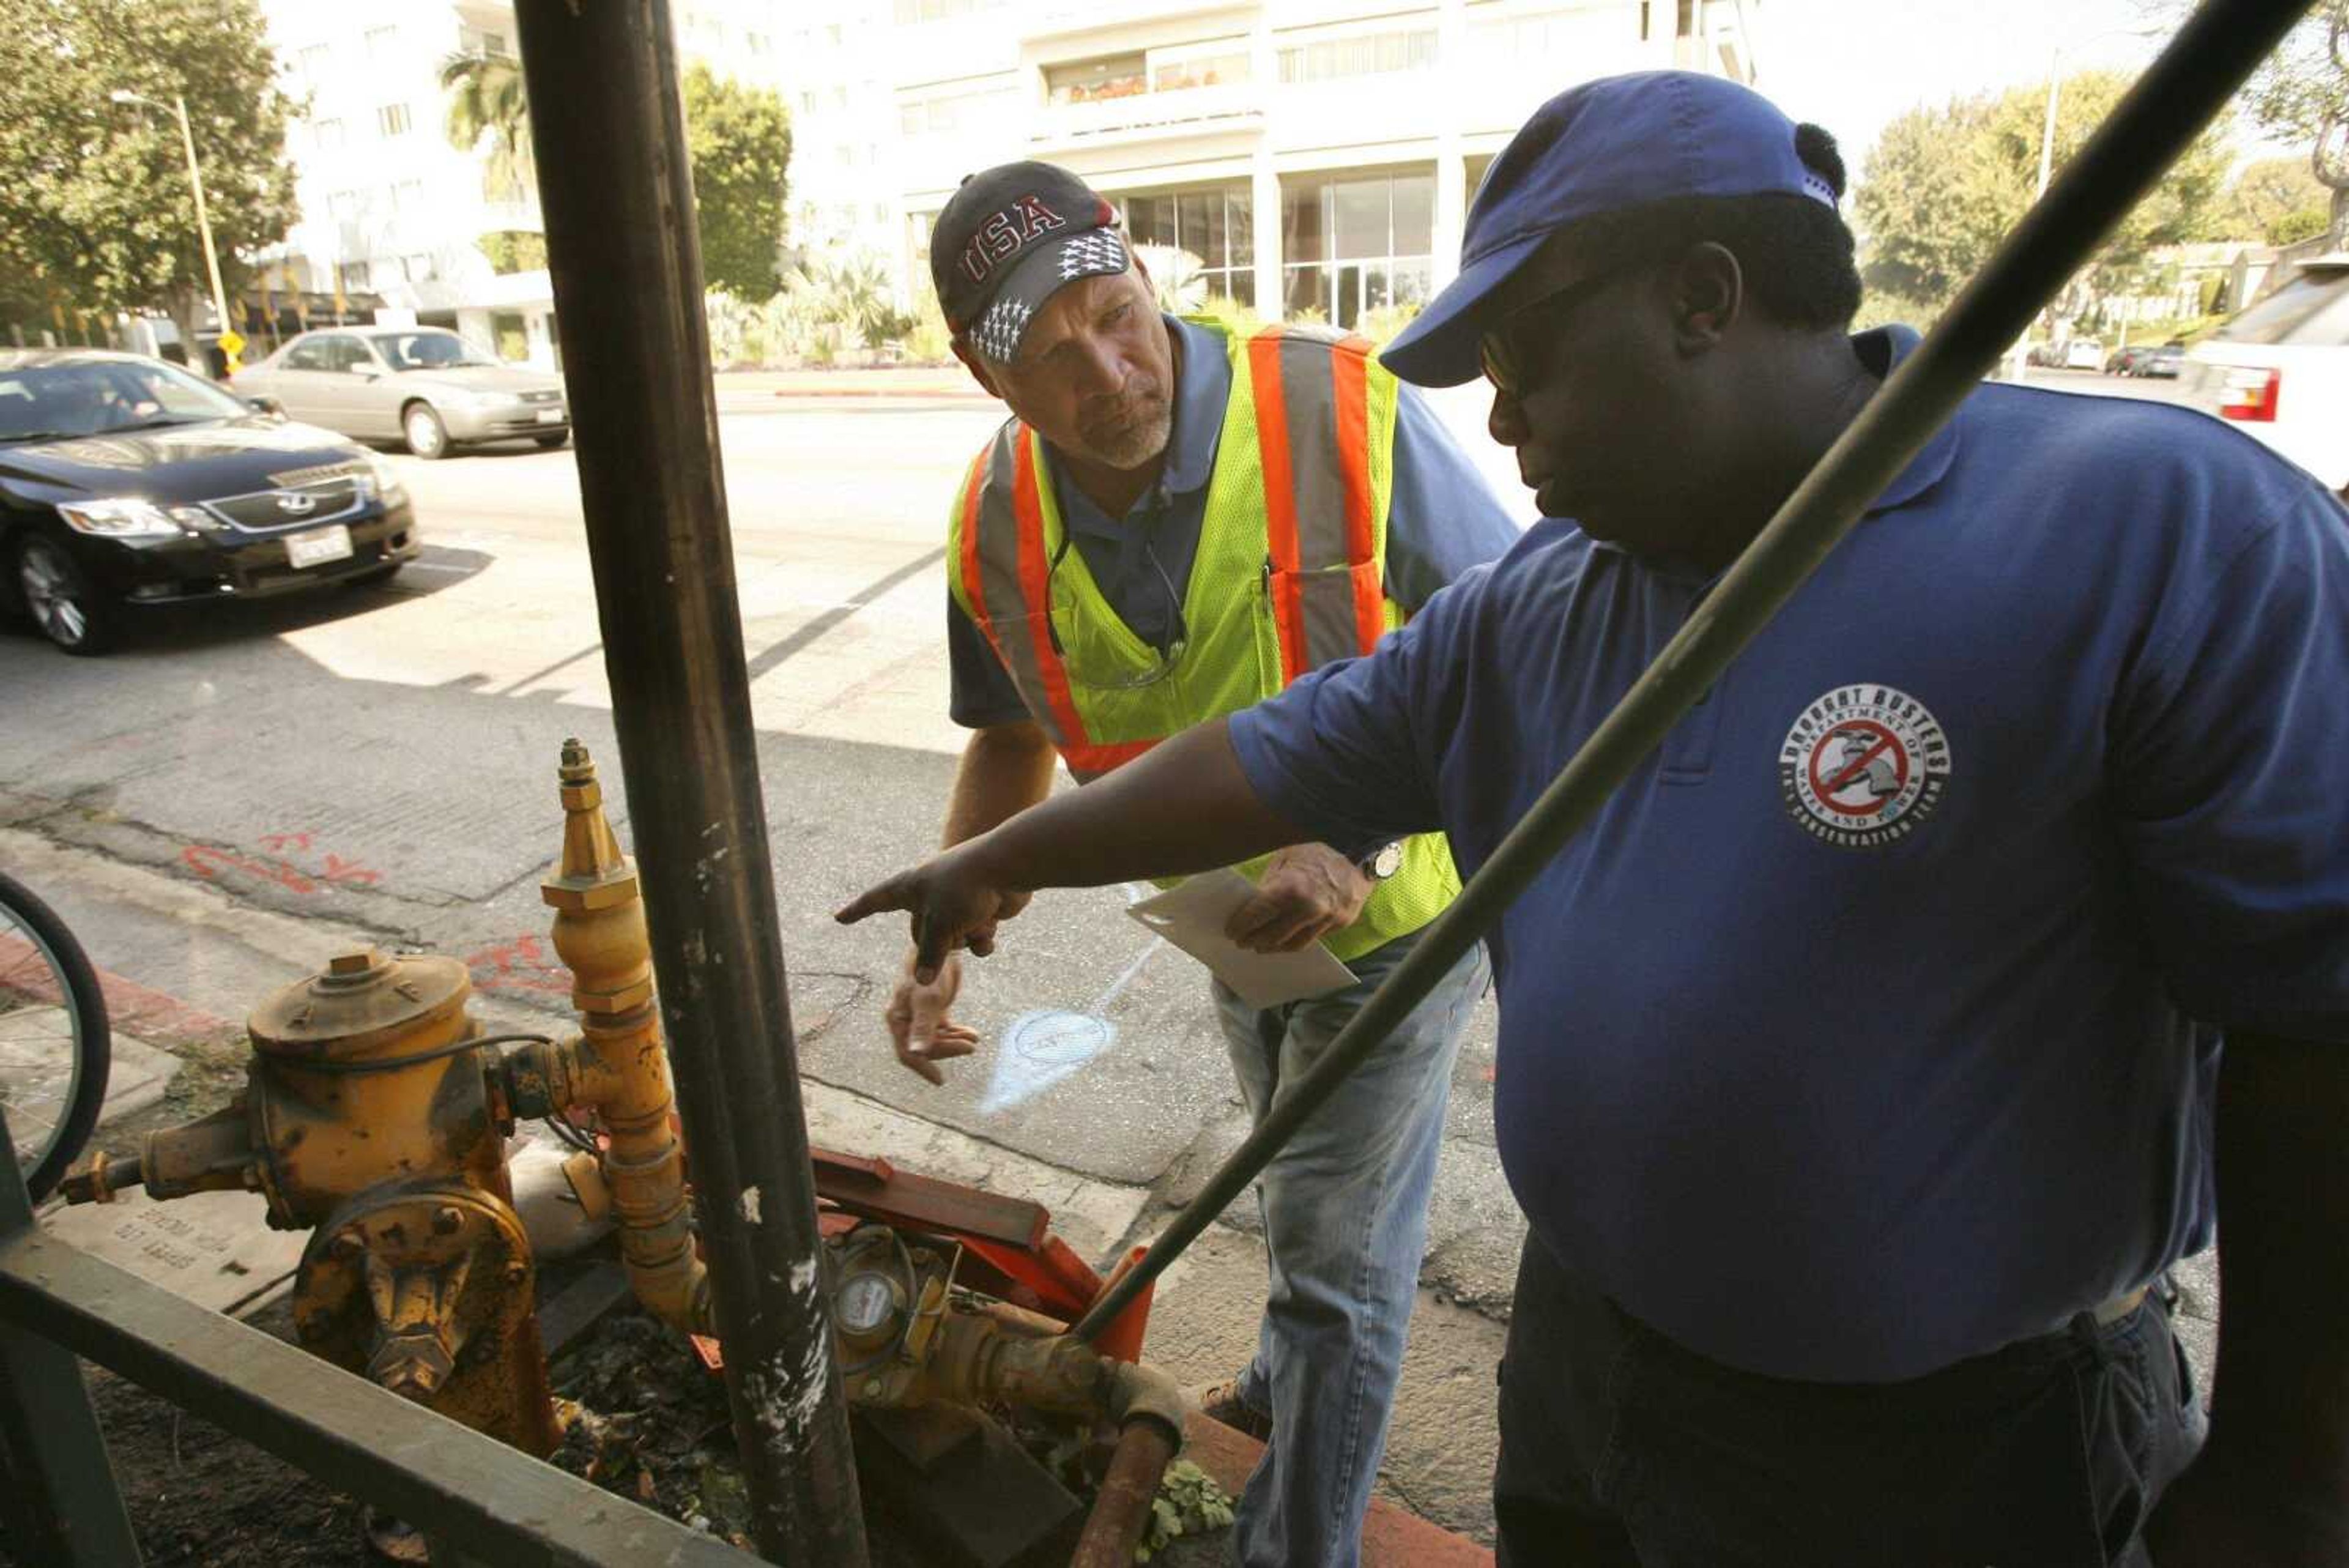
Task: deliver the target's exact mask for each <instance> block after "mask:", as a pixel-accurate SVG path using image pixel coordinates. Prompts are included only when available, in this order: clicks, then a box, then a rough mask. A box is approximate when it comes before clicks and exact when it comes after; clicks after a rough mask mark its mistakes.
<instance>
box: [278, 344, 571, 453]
mask: <svg viewBox="0 0 2349 1568" xmlns="http://www.w3.org/2000/svg"><path fill="white" fill-rule="evenodd" d="M235 385H236V389H237V390H238V391H239V392H241V393H244V394H246V395H248V396H256V397H269V398H274V399H276V400H277V401H278V402H280V403H281V404H283V405H284V406H285V412H286V414H287V415H288V417H290V418H293V419H296V420H302V421H306V422H308V423H310V424H314V425H323V426H325V427H326V429H327V430H330V431H341V432H342V433H343V434H345V435H347V436H356V437H357V438H359V439H361V440H364V441H406V442H407V443H408V450H409V451H410V452H414V453H415V454H416V455H417V456H419V457H423V458H440V457H446V456H448V455H449V454H450V452H453V451H455V450H456V449H457V448H459V447H460V446H472V445H477V444H479V443H481V442H484V441H536V442H537V443H538V444H539V445H540V446H543V447H549V448H553V447H558V446H561V445H562V444H563V443H564V441H569V440H570V439H571V405H570V403H569V401H568V400H566V399H565V398H564V395H563V379H562V378H561V377H559V376H551V375H548V374H547V373H546V372H545V371H543V370H530V369H523V368H522V367H520V366H515V365H506V364H501V363H500V362H499V361H497V360H495V359H493V358H490V357H489V356H488V355H487V354H484V353H483V352H481V350H480V349H478V348H474V347H473V346H472V345H471V344H470V343H468V342H466V341H465V340H464V339H463V338H462V337H458V336H457V334H455V333H454V332H450V331H447V330H445V329H443V328H441V327H328V328H326V329H324V330H321V331H316V332H305V333H304V334H302V336H300V337H296V338H294V339H292V340H291V341H290V342H288V343H286V344H285V346H284V347H283V348H279V349H278V350H277V352H276V353H274V354H272V355H271V356H269V358H266V359H264V360H262V361H260V362H259V363H258V364H255V365H253V366H251V367H249V368H247V369H243V370H239V371H238V372H237V373H236V377H235Z"/></svg>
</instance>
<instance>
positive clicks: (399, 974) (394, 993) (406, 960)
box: [245, 948, 473, 1062]
mask: <svg viewBox="0 0 2349 1568" xmlns="http://www.w3.org/2000/svg"><path fill="white" fill-rule="evenodd" d="M472 992H473V982H472V979H471V975H469V974H468V973H467V972H466V970H465V966H464V965H463V964H461V963H460V962H458V961H456V960H455V959H452V958H438V957H433V956H430V955H412V956H408V957H402V958H390V957H387V956H386V955H385V954H384V953H383V951H382V950H379V949H377V948H361V949H356V950H352V951H349V952H343V953H337V954H336V955H335V956H334V958H333V959H331V960H329V961H328V962H327V965H326V971H325V972H323V973H320V974H315V975H312V976H311V977H310V978H309V979H307V980H302V981H295V982H294V983H293V984H291V985H287V986H284V987H281V988H279V989H278V990H277V991H275V992H272V993H271V994H270V995H269V997H268V998H267V999H266V1000H264V1002H262V1004H261V1005H260V1006H259V1007H256V1008H254V1010H253V1012H252V1015H251V1016H250V1017H249V1018H247V1019H246V1021H245V1027H246V1029H247V1030H248V1031H249V1032H250V1033H252V1035H253V1044H254V1049H255V1050H257V1051H259V1052H261V1053H262V1054H264V1055H272V1056H285V1057H290V1058H295V1059H297V1060H298V1059H303V1058H323V1059H325V1060H327V1061H343V1062H348V1061H362V1060H365V1059H367V1058H368V1057H370V1056H378V1055H380V1056H393V1055H398V1054H403V1053H404V1052H406V1051H410V1050H415V1049H417V1048H419V1042H418V1041H415V1040H410V1039H408V1038H407V1036H408V1035H409V1034H411V1033H416V1032H418V1031H420V1030H422V1029H424V1028H426V1027H427V1026H428V1025H429V1024H430V1023H435V1022H440V1021H445V1020H449V1019H453V1018H454V1017H455V1016H456V1015H458V1014H460V1013H461V1012H463V1011H464V1008H465V1000H466V998H467V997H469V996H471V994H472ZM444 1038H447V1039H453V1038H455V1036H454V1035H453V1034H450V1035H447V1036H444Z"/></svg>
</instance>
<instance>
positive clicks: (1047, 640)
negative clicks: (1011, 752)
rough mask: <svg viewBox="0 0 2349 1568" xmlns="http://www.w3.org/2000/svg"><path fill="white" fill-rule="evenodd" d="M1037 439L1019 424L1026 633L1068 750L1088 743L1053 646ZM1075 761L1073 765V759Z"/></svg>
mask: <svg viewBox="0 0 2349 1568" xmlns="http://www.w3.org/2000/svg"><path fill="white" fill-rule="evenodd" d="M1036 440H1037V438H1036V437H1035V436H1034V435H1033V434H1032V433H1030V431H1029V430H1028V427H1027V426H1025V425H1022V426H1020V427H1019V435H1018V437H1017V439H1016V441H1015V442H1014V447H1013V452H1012V464H1013V466H1012V480H1011V509H1012V515H1013V516H1015V517H1017V518H1018V519H1019V591H1020V594H1021V597H1024V598H1026V599H1027V601H1028V636H1029V639H1030V645H1031V647H1032V649H1033V651H1034V654H1035V659H1036V673H1037V675H1038V676H1039V677H1040V679H1041V680H1042V681H1043V684H1044V698H1045V701H1047V702H1048V703H1049V704H1050V707H1051V716H1052V722H1053V727H1054V728H1056V729H1057V730H1058V731H1059V732H1060V733H1061V752H1062V753H1064V754H1067V753H1073V752H1074V751H1075V750H1076V749H1078V748H1081V747H1084V746H1086V744H1087V742H1086V739H1085V722H1084V720H1083V719H1081V718H1080V717H1079V716H1078V714H1077V704H1076V701H1075V699H1073V698H1071V696H1070V695H1069V670H1068V666H1066V665H1065V664H1063V663H1061V652H1060V649H1056V648H1054V647H1053V646H1052V632H1051V626H1052V563H1051V561H1050V558H1049V557H1048V556H1046V554H1045V552H1044V504H1043V502H1042V501H1041V500H1040V498H1039V497H1038V495H1037V493H1036ZM1073 765H1075V764H1074V763H1073V762H1072V763H1071V766H1073Z"/></svg>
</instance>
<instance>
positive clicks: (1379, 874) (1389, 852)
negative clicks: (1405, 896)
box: [1354, 838, 1402, 882]
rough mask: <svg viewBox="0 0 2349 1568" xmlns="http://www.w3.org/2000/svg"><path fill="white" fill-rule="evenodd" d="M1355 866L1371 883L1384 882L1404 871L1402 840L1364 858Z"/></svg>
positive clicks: (1397, 840)
mask: <svg viewBox="0 0 2349 1568" xmlns="http://www.w3.org/2000/svg"><path fill="white" fill-rule="evenodd" d="M1354 864H1355V866H1356V867H1358V868H1360V870H1361V873H1362V875H1363V876H1365V877H1369V878H1370V879H1371V881H1373V882H1383V881H1385V880H1386V879H1387V878H1388V877H1392V876H1393V875H1394V874H1395V873H1396V872H1398V871H1400V870H1402V839H1400V838H1398V839H1396V840H1395V841H1394V842H1393V843H1392V844H1390V845H1387V846H1384V847H1382V848H1380V849H1378V850H1375V851H1373V852H1372V853H1371V854H1369V855H1365V856H1363V857H1362V858H1361V859H1360V860H1358V861H1356V862H1355V863H1354Z"/></svg>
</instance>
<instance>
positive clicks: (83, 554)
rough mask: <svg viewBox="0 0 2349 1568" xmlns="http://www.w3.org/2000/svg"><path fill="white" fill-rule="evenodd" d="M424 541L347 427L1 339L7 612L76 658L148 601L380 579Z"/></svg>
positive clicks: (380, 464) (0, 516) (141, 362)
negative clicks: (339, 430)
mask: <svg viewBox="0 0 2349 1568" xmlns="http://www.w3.org/2000/svg"><path fill="white" fill-rule="evenodd" d="M258 401H261V402H265V401H266V400H258ZM418 549H419V545H418V542H417V533H416V519H415V514H414V513H413V511H412V510H411V508H410V507H409V500H408V493H407V492H406V491H405V490H403V489H402V488H401V487H400V483H399V480H398V476H397V474H395V473H394V472H393V471H392V469H391V467H390V465H389V464H388V463H386V462H384V461H383V460H382V459H380V458H378V457H377V456H375V455H374V454H373V453H371V452H367V450H366V449H365V448H363V447H360V446H358V445H357V444H355V443H354V442H352V441H347V440H346V439H345V438H343V437H341V436H338V435H336V434H334V433H332V432H331V431H322V430H318V429H316V428H314V427H312V426H309V425H302V424H292V423H288V422H287V421H285V419H284V418H282V417H281V416H279V415H278V414H276V413H275V412H274V411H272V410H267V409H265V408H262V407H256V406H254V404H253V403H248V402H245V401H243V400H239V399H237V398H233V397H231V396H230V395H229V394H228V393H226V392H224V391H222V390H221V389H219V388H218V387H216V386H213V385H212V383H211V382H209V381H205V380H202V379H199V378H197V377H195V376H192V375H190V374H189V373H188V372H187V371H185V370H182V369H179V368H178V367H176V366H172V365H167V364H165V363H163V362H162V361H161V360H160V359H150V358H142V357H141V356H139V355H135V354H113V353H107V352H103V351H99V350H95V349H87V348H32V349H0V607H6V608H11V609H15V610H17V611H20V612H22V613H25V614H27V615H29V616H31V618H33V621H34V623H35V624H36V626H38V627H39V628H40V629H41V631H42V632H43V633H44V634H46V635H47V637H48V639H49V640H50V641H52V642H54V643H56V644H57V646H58V647H59V648H62V649H66V650H67V652H69V653H95V652H98V651H99V650H100V649H103V648H105V647H106V646H107V645H108V644H109V642H110V641H111V640H112V639H114V637H115V636H116V635H117V634H118V633H119V631H120V630H121V628H122V625H123V622H124V619H125V618H126V616H127V614H128V613H129V612H131V611H133V610H136V609H138V608H140V607H150V606H156V605H167V604H185V603H190V602H192V601H201V600H212V599H223V598H257V597H264V596H268V595H274V594H285V593H299V592H302V591H304V590H305V589H311V588H316V587H325V586H326V585H328V584H332V583H350V582H359V581H367V580H371V579H375V578H380V577H387V576H390V575H391V574H392V573H394V572H396V571H398V569H399V568H400V566H401V564H402V563H404V562H406V561H408V560H409V559H411V558H413V557H414V556H415V555H416V554H417V552H418Z"/></svg>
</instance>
